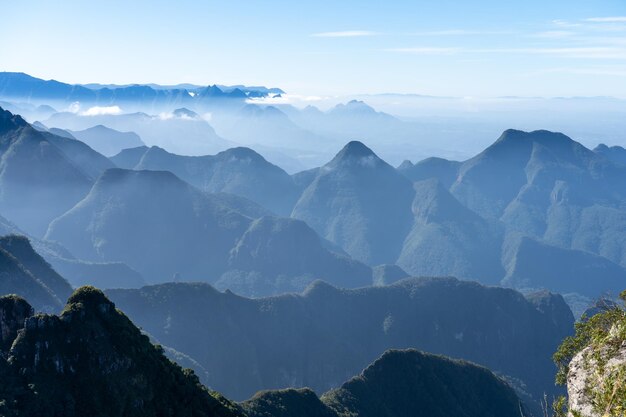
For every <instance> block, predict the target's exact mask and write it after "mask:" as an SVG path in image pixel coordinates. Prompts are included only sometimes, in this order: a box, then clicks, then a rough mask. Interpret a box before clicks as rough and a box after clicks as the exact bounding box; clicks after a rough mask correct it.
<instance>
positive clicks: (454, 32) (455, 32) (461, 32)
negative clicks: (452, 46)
mask: <svg viewBox="0 0 626 417" xmlns="http://www.w3.org/2000/svg"><path fill="white" fill-rule="evenodd" d="M512 33H514V32H513V31H505V30H469V29H445V30H431V31H424V32H414V33H410V34H409V35H412V36H470V35H507V34H512Z"/></svg>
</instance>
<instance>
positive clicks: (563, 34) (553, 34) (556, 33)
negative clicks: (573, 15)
mask: <svg viewBox="0 0 626 417" xmlns="http://www.w3.org/2000/svg"><path fill="white" fill-rule="evenodd" d="M574 35H576V32H572V31H570V30H547V31H545V32H539V33H535V34H533V35H530V36H531V37H533V38H545V39H563V38H569V37H572V36H574Z"/></svg>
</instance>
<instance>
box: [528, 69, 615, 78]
mask: <svg viewBox="0 0 626 417" xmlns="http://www.w3.org/2000/svg"><path fill="white" fill-rule="evenodd" d="M559 73H560V74H575V75H603V76H613V77H626V68H621V67H618V68H593V67H592V68H571V67H563V68H546V69H543V70H539V71H534V72H531V73H529V74H528V75H529V76H535V75H543V74H559Z"/></svg>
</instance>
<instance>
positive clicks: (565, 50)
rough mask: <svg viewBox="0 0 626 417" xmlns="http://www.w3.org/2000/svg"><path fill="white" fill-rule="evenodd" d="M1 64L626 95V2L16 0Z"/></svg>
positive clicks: (99, 75) (8, 9) (140, 76)
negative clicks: (99, 0)
mask: <svg viewBox="0 0 626 417" xmlns="http://www.w3.org/2000/svg"><path fill="white" fill-rule="evenodd" d="M0 36H1V38H2V42H0V70H2V71H23V72H27V73H29V74H32V75H35V76H38V77H42V78H46V79H50V78H54V79H58V80H60V81H65V82H71V83H87V82H101V83H119V84H124V83H147V82H156V83H161V84H176V83H182V82H191V83H197V84H213V83H218V84H239V83H243V84H249V85H252V84H254V85H267V86H279V87H282V88H284V89H286V90H288V91H289V92H290V93H293V94H302V95H322V96H324V95H349V94H358V93H385V92H393V93H415V94H428V95H443V96H472V97H494V96H508V95H518V96H597V95H611V96H617V97H626V1H624V0H595V1H589V0H585V1H581V0H543V1H537V0H527V1H524V2H520V1H505V0H500V1H491V0H484V1H475V0H470V1H451V0H439V1H420V0H417V1H389V0H388V1H386V2H383V1H364V0H361V1H352V0H350V1H341V0H335V1H315V2H310V1H300V2H287V1H278V0H270V1H261V0H257V1H252V0H250V1H241V0H229V1H203V2H200V1H175V2H174V1H168V2H164V1H154V0H153V1H140V0H134V1H103V2H92V1H58V2H50V1H28V0H20V1H10V2H9V1H7V2H3V4H2V14H1V15H0Z"/></svg>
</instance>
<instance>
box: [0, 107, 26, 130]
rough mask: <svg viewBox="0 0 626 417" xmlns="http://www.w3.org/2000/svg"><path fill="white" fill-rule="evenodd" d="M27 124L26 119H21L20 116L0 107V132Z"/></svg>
mask: <svg viewBox="0 0 626 417" xmlns="http://www.w3.org/2000/svg"><path fill="white" fill-rule="evenodd" d="M27 125H28V123H26V121H25V120H24V119H22V117H21V116H19V115H17V114H13V113H11V112H10V111H8V110H4V109H3V108H2V107H0V134H2V133H5V132H8V131H9V130H13V129H17V128H18V127H23V126H27Z"/></svg>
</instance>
